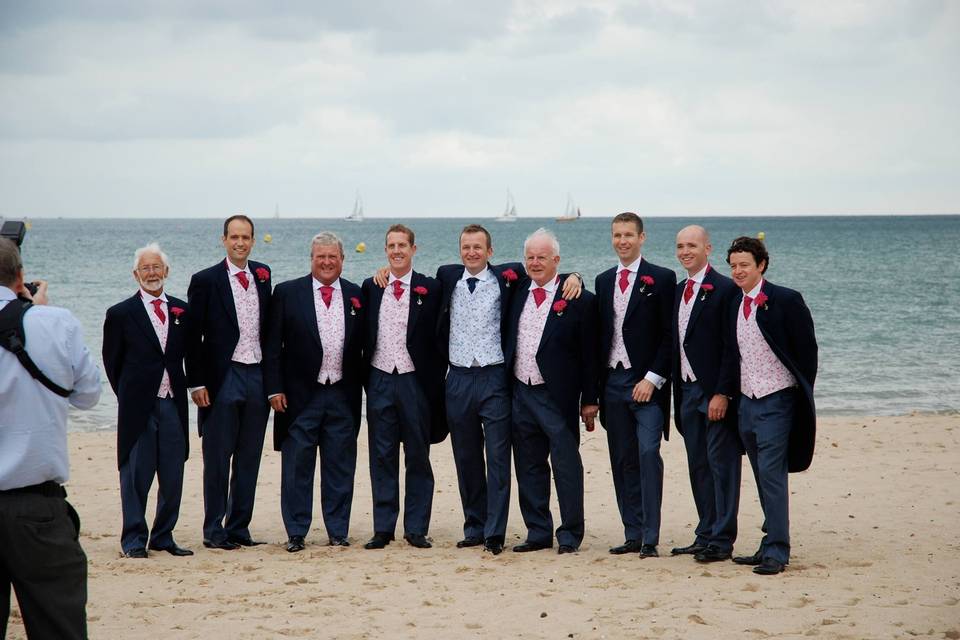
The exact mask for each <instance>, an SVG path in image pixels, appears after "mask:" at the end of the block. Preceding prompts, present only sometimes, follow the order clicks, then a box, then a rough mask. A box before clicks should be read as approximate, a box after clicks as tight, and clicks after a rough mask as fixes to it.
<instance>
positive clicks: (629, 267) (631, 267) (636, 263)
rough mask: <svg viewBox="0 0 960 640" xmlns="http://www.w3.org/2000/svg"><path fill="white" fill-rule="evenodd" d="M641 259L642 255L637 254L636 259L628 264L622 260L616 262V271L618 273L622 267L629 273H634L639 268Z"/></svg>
mask: <svg viewBox="0 0 960 640" xmlns="http://www.w3.org/2000/svg"><path fill="white" fill-rule="evenodd" d="M642 260H643V256H637V259H636V260H634V261H633V262H631V263H630V264H623V263H622V262H618V263H617V273H620V272H621V271H622V270H624V269H626V270H627V271H629V272H630V273H636V272H637V271H638V270H639V269H640V262H641V261H642Z"/></svg>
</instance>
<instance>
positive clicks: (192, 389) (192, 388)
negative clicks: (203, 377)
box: [187, 386, 206, 393]
mask: <svg viewBox="0 0 960 640" xmlns="http://www.w3.org/2000/svg"><path fill="white" fill-rule="evenodd" d="M200 389H206V387H205V386H199V387H190V388H189V389H187V391H189V392H190V393H193V392H194V391H200Z"/></svg>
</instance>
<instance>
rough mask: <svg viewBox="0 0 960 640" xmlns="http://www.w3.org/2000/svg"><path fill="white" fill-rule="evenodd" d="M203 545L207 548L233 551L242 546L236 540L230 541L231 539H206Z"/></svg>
mask: <svg viewBox="0 0 960 640" xmlns="http://www.w3.org/2000/svg"><path fill="white" fill-rule="evenodd" d="M203 546H205V547H206V548H207V549H223V550H224V551H233V550H235V549H239V548H240V545H238V544H237V543H235V542H230V541H229V540H224V541H223V542H214V541H212V540H204V541H203Z"/></svg>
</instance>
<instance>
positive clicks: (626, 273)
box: [619, 269, 630, 293]
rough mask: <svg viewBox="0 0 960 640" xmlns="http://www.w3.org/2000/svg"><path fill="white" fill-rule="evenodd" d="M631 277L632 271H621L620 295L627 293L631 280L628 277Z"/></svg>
mask: <svg viewBox="0 0 960 640" xmlns="http://www.w3.org/2000/svg"><path fill="white" fill-rule="evenodd" d="M629 275H630V269H620V282H619V284H620V293H626V292H627V287H629V286H630V280H629V279H628V276H629Z"/></svg>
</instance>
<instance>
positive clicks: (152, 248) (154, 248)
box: [133, 242, 170, 271]
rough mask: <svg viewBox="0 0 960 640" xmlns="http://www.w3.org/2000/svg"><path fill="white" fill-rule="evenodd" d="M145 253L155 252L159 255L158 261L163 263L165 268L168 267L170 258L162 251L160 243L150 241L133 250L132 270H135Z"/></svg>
mask: <svg viewBox="0 0 960 640" xmlns="http://www.w3.org/2000/svg"><path fill="white" fill-rule="evenodd" d="M145 253H155V254H157V255H158V256H160V261H161V262H162V263H163V266H165V267H166V268H167V269H169V268H170V260H169V259H168V258H167V254H165V253H164V252H163V249H161V248H160V245H159V244H157V243H156V242H151V243H150V244H148V245H146V246H143V247H140V248H139V249H137V250H136V251H134V252H133V270H134V271H136V270H137V269H138V268H139V267H140V258H142V257H143V254H145Z"/></svg>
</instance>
